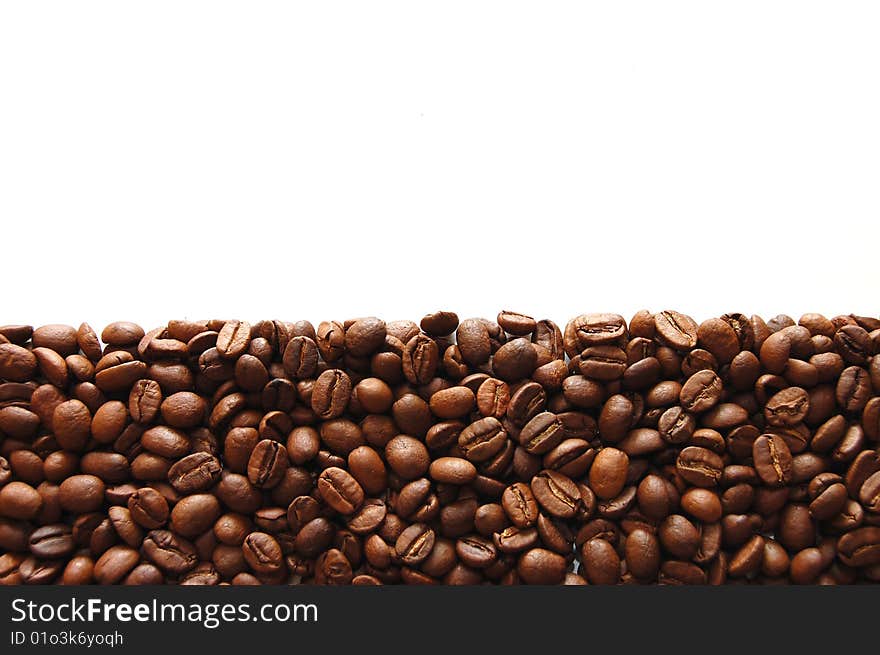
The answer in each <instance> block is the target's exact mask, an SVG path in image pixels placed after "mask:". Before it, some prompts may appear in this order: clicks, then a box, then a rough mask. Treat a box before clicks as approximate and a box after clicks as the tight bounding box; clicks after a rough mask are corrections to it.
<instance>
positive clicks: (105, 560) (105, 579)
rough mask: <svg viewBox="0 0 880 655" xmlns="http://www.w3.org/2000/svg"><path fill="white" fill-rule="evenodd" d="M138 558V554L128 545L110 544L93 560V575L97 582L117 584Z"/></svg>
mask: <svg viewBox="0 0 880 655" xmlns="http://www.w3.org/2000/svg"><path fill="white" fill-rule="evenodd" d="M139 560H140V554H139V553H138V552H137V551H136V550H135V549H134V548H131V547H129V546H112V547H110V548H108V549H107V550H106V551H105V552H104V554H103V555H101V557H99V558H98V561H97V562H95V569H94V575H95V580H97V581H98V583H99V584H117V583H118V582H119V581H120V580H122V578H124V577H125V576H126V575H128V574H129V573H130V572H131V570H132V569H133V568H134V567H135V565H136V564H137V563H138V561H139Z"/></svg>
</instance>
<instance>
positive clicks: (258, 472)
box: [247, 439, 289, 489]
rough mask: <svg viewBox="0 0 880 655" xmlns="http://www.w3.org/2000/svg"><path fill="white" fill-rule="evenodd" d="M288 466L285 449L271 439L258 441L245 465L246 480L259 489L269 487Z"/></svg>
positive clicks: (275, 482) (276, 482)
mask: <svg viewBox="0 0 880 655" xmlns="http://www.w3.org/2000/svg"><path fill="white" fill-rule="evenodd" d="M288 466H289V460H288V457H287V449H285V448H284V446H283V445H281V444H280V443H278V442H277V441H274V440H272V439H263V440H262V441H259V442H258V443H257V445H256V446H255V447H254V450H253V452H252V453H251V456H250V459H249V460H248V465H247V474H248V480H250V481H251V484H253V485H254V486H256V487H259V488H261V489H271V488H272V487H274V486H275V485H277V484H278V483H279V482H281V479H282V478H283V477H284V472H285V471H286V470H287V468H288Z"/></svg>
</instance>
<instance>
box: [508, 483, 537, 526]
mask: <svg viewBox="0 0 880 655" xmlns="http://www.w3.org/2000/svg"><path fill="white" fill-rule="evenodd" d="M501 505H502V507H503V508H504V511H505V513H506V514H507V516H508V518H509V519H510V521H511V522H512V523H513V524H514V525H515V526H517V527H519V528H528V527H530V526H533V525H534V524H535V522H536V521H537V520H538V513H539V512H538V502H537V500H536V499H535V496H534V494H533V493H532V490H531V488H530V487H529V485H527V484H525V483H524V482H516V483H514V484H512V485H510V486H509V487H507V489H505V490H504V493H503V494H502V496H501Z"/></svg>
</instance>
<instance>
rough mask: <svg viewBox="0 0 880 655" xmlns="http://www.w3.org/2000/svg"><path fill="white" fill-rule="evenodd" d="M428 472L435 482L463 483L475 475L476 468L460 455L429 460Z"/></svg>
mask: <svg viewBox="0 0 880 655" xmlns="http://www.w3.org/2000/svg"><path fill="white" fill-rule="evenodd" d="M428 474H429V475H430V476H431V479H432V480H434V481H435V482H439V483H445V484H454V485H464V484H470V483H471V482H473V481H474V479H475V478H476V477H477V468H476V467H475V466H474V465H473V464H472V463H471V462H469V461H468V460H466V459H463V458H461V457H440V458H438V459H435V460H434V461H433V462H431V465H430V467H429V468H428Z"/></svg>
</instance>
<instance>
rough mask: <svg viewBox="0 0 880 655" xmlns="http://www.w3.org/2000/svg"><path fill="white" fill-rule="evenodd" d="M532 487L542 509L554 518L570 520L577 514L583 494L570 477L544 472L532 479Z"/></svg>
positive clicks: (554, 472) (553, 472)
mask: <svg viewBox="0 0 880 655" xmlns="http://www.w3.org/2000/svg"><path fill="white" fill-rule="evenodd" d="M530 486H531V489H532V493H533V494H534V496H535V499H536V500H537V501H538V503H539V504H540V505H541V507H543V508H544V509H545V510H546V511H547V512H549V513H550V514H552V515H553V516H557V517H560V518H570V517H572V516H574V515H575V514H576V513H577V511H578V506H579V505H580V501H581V494H580V490H579V489H578V487H577V485H576V484H575V483H574V482H573V481H572V480H571V478H569V477H568V476H565V475H563V474H562V473H558V472H556V471H548V470H544V471H541V472H540V473H539V474H538V475H536V476H535V477H534V478H532V482H531V485H530Z"/></svg>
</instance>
